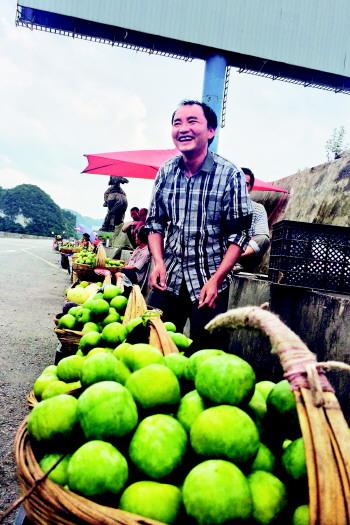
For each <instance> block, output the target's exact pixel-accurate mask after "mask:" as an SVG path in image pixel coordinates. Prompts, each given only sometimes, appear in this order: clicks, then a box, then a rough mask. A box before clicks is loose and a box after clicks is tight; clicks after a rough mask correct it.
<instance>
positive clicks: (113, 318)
mask: <svg viewBox="0 0 350 525" xmlns="http://www.w3.org/2000/svg"><path fill="white" fill-rule="evenodd" d="M110 310H112V308H110ZM119 321H120V315H119V314H118V312H109V314H108V315H107V316H106V317H105V318H104V319H103V321H102V326H107V325H108V324H111V323H118V322H119Z"/></svg>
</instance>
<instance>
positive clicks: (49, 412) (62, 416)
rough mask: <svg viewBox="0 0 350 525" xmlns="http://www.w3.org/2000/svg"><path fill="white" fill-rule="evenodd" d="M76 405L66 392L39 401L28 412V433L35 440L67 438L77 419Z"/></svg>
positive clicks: (73, 398)
mask: <svg viewBox="0 0 350 525" xmlns="http://www.w3.org/2000/svg"><path fill="white" fill-rule="evenodd" d="M77 406H78V401H77V400H76V399H75V397H73V396H70V395H68V394H62V395H59V396H56V397H52V398H50V399H46V400H45V401H40V403H38V404H37V405H35V406H34V408H33V410H32V411H31V413H30V414H29V418H28V433H29V435H30V436H31V437H32V438H34V439H35V440H37V441H49V440H53V439H54V440H57V441H61V440H62V441H65V440H69V439H70V438H71V436H72V433H73V431H74V429H75V425H76V423H77V419H78V414H77Z"/></svg>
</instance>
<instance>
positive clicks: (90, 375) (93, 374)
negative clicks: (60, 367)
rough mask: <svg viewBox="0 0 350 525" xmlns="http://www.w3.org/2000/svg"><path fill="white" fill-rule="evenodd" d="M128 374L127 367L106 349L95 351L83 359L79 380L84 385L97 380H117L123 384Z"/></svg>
mask: <svg viewBox="0 0 350 525" xmlns="http://www.w3.org/2000/svg"><path fill="white" fill-rule="evenodd" d="M95 350H96V349H95ZM129 376H130V371H129V370H128V368H127V367H126V366H125V365H124V363H122V362H121V361H119V359H117V358H116V357H114V356H113V354H111V353H110V352H108V351H107V352H97V353H95V354H94V355H91V356H88V357H87V358H86V359H85V361H84V364H83V366H82V369H81V374H80V381H81V384H82V385H83V386H84V387H86V386H90V385H92V384H93V383H98V382H99V381H117V382H118V383H121V384H124V383H125V382H126V380H127V378H128V377H129Z"/></svg>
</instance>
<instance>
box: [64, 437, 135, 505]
mask: <svg viewBox="0 0 350 525" xmlns="http://www.w3.org/2000/svg"><path fill="white" fill-rule="evenodd" d="M127 479H128V464H127V462H126V459H125V458H124V456H123V455H122V454H121V453H120V452H119V450H117V449H116V448H115V447H114V446H113V445H111V444H110V443H106V442H104V441H98V440H95V441H89V442H88V443H85V444H84V445H82V446H81V447H80V448H78V450H76V451H75V452H74V454H73V455H72V457H71V459H70V461H69V465H68V486H69V488H70V489H71V490H73V491H74V492H79V493H80V494H82V495H83V496H87V497H91V496H100V495H103V494H118V493H119V492H120V491H121V490H122V489H123V487H124V485H125V483H126V481H127Z"/></svg>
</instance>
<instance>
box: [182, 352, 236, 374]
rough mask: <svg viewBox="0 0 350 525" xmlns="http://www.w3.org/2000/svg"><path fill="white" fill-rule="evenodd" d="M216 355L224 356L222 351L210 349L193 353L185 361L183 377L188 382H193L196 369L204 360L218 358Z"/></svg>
mask: <svg viewBox="0 0 350 525" xmlns="http://www.w3.org/2000/svg"><path fill="white" fill-rule="evenodd" d="M218 355H226V354H225V352H224V351H223V350H211V349H208V350H207V349H205V350H198V352H195V353H194V354H192V355H191V356H190V357H189V358H188V361H187V366H186V370H185V377H186V379H188V380H189V381H191V380H192V381H194V378H195V377H196V373H197V368H198V366H199V365H200V364H201V363H203V362H204V361H205V360H206V359H209V358H210V357H214V356H218Z"/></svg>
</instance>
